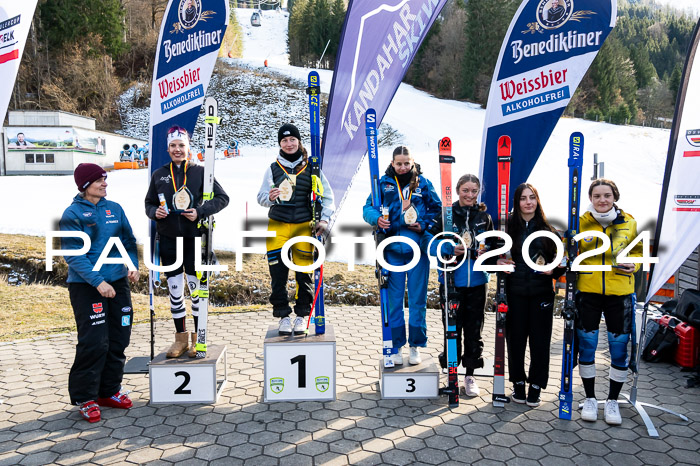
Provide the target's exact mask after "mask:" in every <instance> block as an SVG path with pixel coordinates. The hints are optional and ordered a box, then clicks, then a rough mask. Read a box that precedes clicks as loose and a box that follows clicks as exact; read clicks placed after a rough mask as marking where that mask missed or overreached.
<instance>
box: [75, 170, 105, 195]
mask: <svg viewBox="0 0 700 466" xmlns="http://www.w3.org/2000/svg"><path fill="white" fill-rule="evenodd" d="M103 176H104V177H106V176H107V172H106V171H105V169H104V168H102V167H100V166H99V165H95V164H94V163H81V164H80V165H78V168H76V169H75V173H73V178H75V184H77V185H78V191H80V192H81V193H82V192H84V191H85V190H86V189H87V187H88V186H90V183H92V182H93V181H96V180H99V179H100V178H102V177H103Z"/></svg>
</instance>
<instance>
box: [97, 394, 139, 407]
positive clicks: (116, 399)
mask: <svg viewBox="0 0 700 466" xmlns="http://www.w3.org/2000/svg"><path fill="white" fill-rule="evenodd" d="M97 404H98V405H100V406H109V407H110V408H119V409H129V408H131V406H133V403H132V402H131V400H130V399H129V396H128V392H126V393H122V392H121V390H120V391H118V392H117V393H115V394H114V395H112V396H110V397H109V398H98V399H97Z"/></svg>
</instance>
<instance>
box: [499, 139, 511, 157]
mask: <svg viewBox="0 0 700 466" xmlns="http://www.w3.org/2000/svg"><path fill="white" fill-rule="evenodd" d="M510 149H511V143H510V136H505V135H504V136H501V137H500V138H498V157H510Z"/></svg>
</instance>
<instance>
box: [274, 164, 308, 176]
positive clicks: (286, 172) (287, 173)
mask: <svg viewBox="0 0 700 466" xmlns="http://www.w3.org/2000/svg"><path fill="white" fill-rule="evenodd" d="M277 165H279V166H280V168H281V169H282V171H283V172H284V174H285V175H287V178H289V179H290V180H291V178H290V176H289V172H288V171H287V170H285V169H284V167H283V166H282V164H281V163H280V161H279V160H278V161H277ZM308 165H309V164H308V163H307V164H305V165H304V168H302V169H301V170H300V171H299V173H297V176H298V175H301V174H302V173H304V170H306V167H307V166H308Z"/></svg>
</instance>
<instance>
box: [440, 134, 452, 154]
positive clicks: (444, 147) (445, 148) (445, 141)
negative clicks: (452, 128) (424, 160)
mask: <svg viewBox="0 0 700 466" xmlns="http://www.w3.org/2000/svg"><path fill="white" fill-rule="evenodd" d="M438 150H439V151H440V153H441V154H442V153H445V152H446V153H449V152H451V151H452V140H451V139H450V138H448V137H447V136H445V137H444V138H442V139H440V140H439V141H438Z"/></svg>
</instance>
